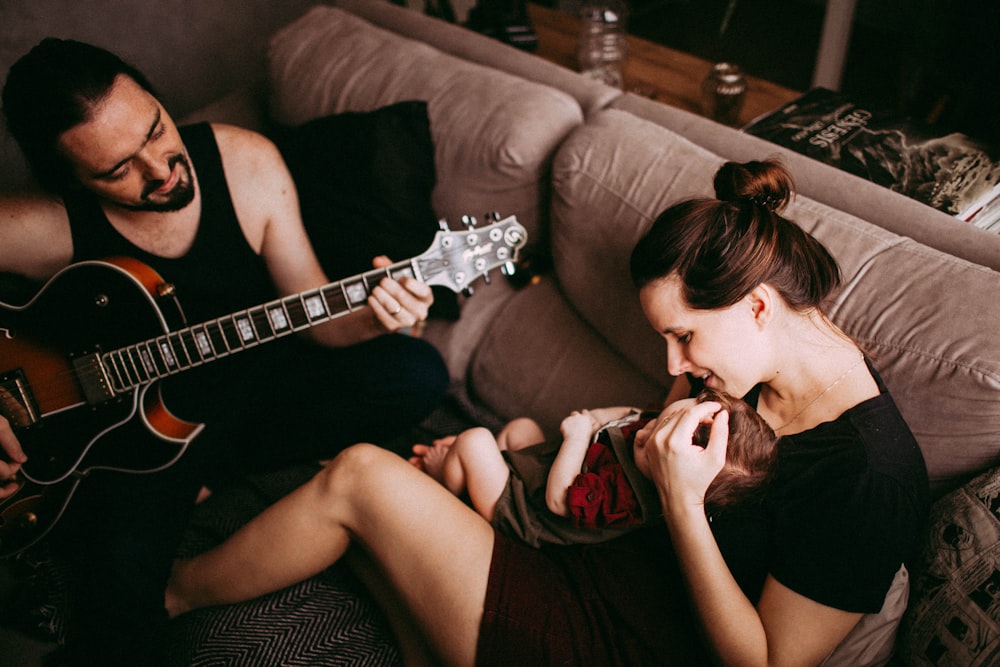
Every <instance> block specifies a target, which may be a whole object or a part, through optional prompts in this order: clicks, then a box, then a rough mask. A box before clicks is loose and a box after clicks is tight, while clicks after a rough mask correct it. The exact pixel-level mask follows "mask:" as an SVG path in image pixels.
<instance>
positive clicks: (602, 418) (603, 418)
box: [589, 406, 641, 431]
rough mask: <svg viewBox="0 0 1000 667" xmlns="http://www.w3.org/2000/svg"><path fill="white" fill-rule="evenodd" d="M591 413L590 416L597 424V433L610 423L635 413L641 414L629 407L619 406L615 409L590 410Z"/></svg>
mask: <svg viewBox="0 0 1000 667" xmlns="http://www.w3.org/2000/svg"><path fill="white" fill-rule="evenodd" d="M589 412H590V416H591V417H593V418H594V422H595V423H596V424H597V425H596V426H595V427H594V430H595V431H596V430H597V429H598V428H600V427H601V426H603V425H604V424H607V423H608V422H610V421H615V420H616V419H622V418H624V417H628V416H629V415H630V414H632V413H633V412H641V410H639V409H637V408H633V407H629V406H617V407H613V408H594V409H593V410H589Z"/></svg>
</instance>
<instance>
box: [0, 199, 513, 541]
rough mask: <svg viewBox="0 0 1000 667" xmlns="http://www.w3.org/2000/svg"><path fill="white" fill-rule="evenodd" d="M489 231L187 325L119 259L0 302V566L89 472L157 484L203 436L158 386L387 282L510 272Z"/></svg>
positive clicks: (308, 322)
mask: <svg viewBox="0 0 1000 667" xmlns="http://www.w3.org/2000/svg"><path fill="white" fill-rule="evenodd" d="M491 219H492V220H495V221H494V222H492V224H489V225H488V226H484V227H481V228H476V227H470V228H469V229H466V230H462V231H451V230H449V229H447V228H446V225H445V224H444V223H442V229H441V231H439V232H437V234H436V235H435V237H434V241H433V243H432V244H431V246H430V248H428V249H427V250H426V251H425V252H424V253H423V254H421V255H419V256H417V257H414V258H411V259H409V260H405V261H401V262H397V263H394V264H392V265H391V266H388V267H385V268H382V269H376V270H372V271H369V272H366V273H363V274H359V275H355V276H352V277H349V278H345V279H343V280H340V281H337V282H333V283H330V284H328V285H325V286H323V287H320V288H317V289H313V290H310V291H306V292H302V293H300V294H293V295H291V296H286V297H282V298H279V299H277V300H275V301H271V302H269V303H265V304H263V305H260V306H257V307H254V308H250V309H247V310H241V311H238V312H235V313H231V314H229V315H226V316H224V317H220V318H218V319H214V320H210V321H207V322H202V323H200V324H195V325H193V326H186V323H185V322H184V319H183V311H182V310H181V308H180V302H179V300H178V297H177V295H176V294H174V289H173V287H172V286H171V285H170V283H168V282H166V281H164V280H163V278H161V277H160V276H159V275H158V274H157V273H156V272H155V271H153V270H152V269H151V268H150V267H148V266H146V265H145V264H143V263H142V262H139V261H138V260H135V259H132V258H127V257H119V258H113V259H107V260H103V261H86V262H80V263H77V264H73V265H71V266H68V267H67V268H65V269H63V270H62V271H60V272H59V273H57V274H56V275H55V276H53V277H52V279H51V280H49V281H48V282H47V283H46V284H45V285H44V286H43V287H42V288H41V289H40V290H39V291H38V293H37V294H36V295H35V296H34V297H33V298H32V299H31V300H30V301H29V302H28V303H27V304H25V305H23V306H11V305H7V304H4V303H0V415H3V416H4V417H6V418H7V420H8V421H9V422H10V424H11V426H12V427H13V429H14V432H15V433H16V434H17V437H18V439H19V440H20V442H21V446H22V447H23V449H24V451H25V454H27V456H28V460H27V462H26V463H25V464H24V465H23V466H22V468H21V471H20V472H19V474H18V475H17V478H16V479H15V480H14V481H15V482H16V483H17V484H18V485H19V488H18V490H17V492H16V493H14V494H13V495H12V496H9V497H7V498H5V499H3V500H0V557H3V556H9V555H12V554H14V553H17V552H18V551H21V550H23V549H24V548H26V547H27V546H29V545H31V544H33V543H34V542H36V541H37V540H38V539H40V538H41V537H42V536H43V535H45V534H46V533H47V532H48V531H49V530H50V529H51V528H52V526H53V525H54V524H55V523H56V521H58V519H59V517H60V516H61V515H62V513H63V510H64V509H65V508H66V506H67V504H68V503H69V501H70V499H71V497H72V495H73V491H74V490H75V489H76V486H77V485H78V484H79V482H80V480H81V479H82V478H83V477H85V476H86V475H87V473H88V472H89V471H91V470H96V469H106V470H115V471H121V472H130V473H148V472H155V471H158V470H163V469H165V468H167V467H168V466H170V465H172V464H173V463H174V462H175V461H177V460H178V459H179V458H180V456H181V455H182V454H183V453H184V451H185V449H186V448H187V446H188V444H189V443H190V442H191V441H192V440H193V439H194V438H195V437H196V436H197V435H198V433H199V432H200V431H201V430H202V428H203V424H198V423H192V422H188V421H184V420H182V419H179V418H177V417H176V416H174V415H173V414H171V413H170V411H169V410H168V409H167V407H166V406H165V405H164V404H163V402H162V400H161V397H160V391H159V387H158V385H157V381H158V380H160V379H161V378H164V377H167V376H170V375H174V374H176V373H180V372H182V371H185V370H188V369H190V368H194V367H196V366H200V365H202V364H205V363H209V362H211V361H213V360H215V359H219V358H222V357H226V356H229V355H232V354H235V353H237V352H241V351H243V350H246V349H249V348H252V347H255V346H257V345H260V344H262V343H266V342H269V341H272V340H276V339H278V338H281V337H283V336H287V335H290V334H293V333H296V332H300V331H303V330H305V329H308V328H310V327H312V326H315V325H317V324H322V323H324V322H328V321H330V320H332V319H335V318H337V317H340V316H342V315H346V314H348V313H350V312H353V311H354V310H357V309H359V308H363V307H365V306H366V304H367V299H368V297H369V295H370V293H371V290H372V289H373V288H374V287H375V285H377V284H378V282H379V281H380V280H381V279H382V278H384V277H386V276H389V277H391V278H394V279H400V278H403V277H405V276H409V277H412V278H416V279H417V280H420V281H423V282H424V283H426V284H428V285H440V286H444V287H447V288H450V289H451V290H453V291H455V292H460V291H468V290H470V289H471V283H472V282H474V281H475V280H476V279H478V278H479V277H482V276H487V274H488V273H489V271H491V270H492V269H495V268H497V267H500V268H502V269H503V270H504V272H505V273H510V272H512V271H513V267H514V262H515V261H516V259H517V253H518V250H519V249H520V248H521V247H523V246H524V244H525V242H526V239H527V234H526V232H525V229H524V227H522V226H521V225H520V224H519V223H518V221H517V219H516V218H515V217H514V216H510V217H507V218H505V219H503V220H496V216H493V217H492V218H491ZM470 220H471V219H470ZM175 327H176V328H175ZM137 339H139V340H138V342H136V340H137Z"/></svg>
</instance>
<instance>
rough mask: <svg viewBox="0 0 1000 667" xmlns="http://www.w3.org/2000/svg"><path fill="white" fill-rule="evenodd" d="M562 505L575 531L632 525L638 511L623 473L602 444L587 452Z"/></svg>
mask: <svg viewBox="0 0 1000 667" xmlns="http://www.w3.org/2000/svg"><path fill="white" fill-rule="evenodd" d="M566 504H567V506H568V508H569V512H570V515H571V516H572V517H573V524H574V525H575V526H577V527H578V528H603V527H605V526H615V527H622V526H633V525H636V524H639V523H641V518H642V517H641V516H640V514H641V510H640V508H639V502H638V501H637V500H636V497H635V494H634V493H633V492H632V487H631V485H629V483H628V478H626V476H625V471H624V470H622V467H621V465H620V464H619V463H618V461H617V460H616V459H615V456H614V453H613V452H612V451H611V449H610V448H609V447H607V446H606V445H604V443H602V442H595V443H592V444H591V445H590V448H589V449H588V450H587V456H586V458H584V461H583V470H582V472H581V473H580V474H579V475H577V477H576V480H575V481H574V482H573V484H572V485H571V486H570V487H569V490H568V492H567V499H566Z"/></svg>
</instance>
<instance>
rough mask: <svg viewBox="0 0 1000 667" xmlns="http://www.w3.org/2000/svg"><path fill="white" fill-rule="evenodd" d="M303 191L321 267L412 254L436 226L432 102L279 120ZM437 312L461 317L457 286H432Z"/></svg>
mask: <svg viewBox="0 0 1000 667" xmlns="http://www.w3.org/2000/svg"><path fill="white" fill-rule="evenodd" d="M270 135H271V139H272V140H273V141H274V143H275V144H276V145H277V147H278V149H279V150H280V151H281V154H282V156H283V157H284V159H285V162H286V164H287V165H288V169H289V171H290V172H291V174H292V179H293V180H294V181H295V185H296V188H297V189H298V194H299V206H300V208H301V211H302V221H303V223H304V224H305V227H306V231H307V232H308V234H309V237H310V239H311V240H312V243H313V247H314V248H315V250H316V254H317V256H318V257H319V261H320V263H321V264H322V265H323V269H324V270H325V271H326V274H327V275H328V276H329V277H330V280H339V279H341V278H345V277H348V276H352V275H355V274H358V273H363V272H365V271H368V270H369V269H371V267H372V264H371V261H372V258H373V257H375V256H376V255H387V256H389V258H391V259H392V260H393V261H400V260H405V259H409V258H410V257H413V256H416V255H419V254H421V253H423V252H424V251H425V250H427V248H428V247H429V246H430V245H431V242H432V241H433V239H434V234H435V233H436V232H437V230H438V222H437V216H436V215H435V214H434V209H433V208H432V207H431V192H432V191H433V189H434V184H435V182H436V172H435V165H434V142H433V139H432V138H431V129H430V121H429V119H428V117H427V103H426V102H422V101H407V102H398V103H396V104H392V105H389V106H385V107H382V108H380V109H376V110H374V111H367V112H345V113H340V114H334V115H331V116H325V117H322V118H317V119H315V120H311V121H309V122H307V123H304V124H302V125H298V126H296V127H287V126H276V127H274V128H273V129H272V130H271V132H270ZM434 292H435V296H434V298H435V306H434V308H433V314H434V315H435V316H438V317H451V318H454V317H457V313H458V306H457V300H456V296H455V294H454V293H452V292H451V291H450V290H448V289H446V288H439V287H435V288H434Z"/></svg>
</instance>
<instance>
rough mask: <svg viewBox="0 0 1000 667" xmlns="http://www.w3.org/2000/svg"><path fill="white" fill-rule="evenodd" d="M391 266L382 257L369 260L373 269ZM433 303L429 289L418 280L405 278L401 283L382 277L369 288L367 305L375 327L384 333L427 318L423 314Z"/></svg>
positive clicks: (386, 259) (384, 257) (425, 314)
mask: <svg viewBox="0 0 1000 667" xmlns="http://www.w3.org/2000/svg"><path fill="white" fill-rule="evenodd" d="M390 265H392V260H390V259H389V258H388V257H386V256H385V255H379V256H378V257H375V258H374V259H373V260H372V266H374V267H375V268H376V269H384V268H386V267H387V266H390ZM432 303H434V293H433V292H431V288H430V287H429V286H427V285H426V284H424V283H422V282H420V281H419V280H414V279H413V278H410V277H406V278H403V279H402V280H401V281H396V280H393V279H391V278H383V279H382V280H381V281H380V282H379V284H378V285H377V286H376V287H375V288H373V289H372V292H371V296H369V297H368V305H369V306H371V308H372V311H373V312H374V313H375V318H376V319H377V320H378V323H379V325H380V326H381V327H382V328H383V329H385V330H386V331H388V332H394V331H399V330H400V329H406V328H411V327H414V326H417V325H419V324H420V323H422V322H423V321H424V320H426V319H427V312H428V311H429V310H430V307H431V304H432Z"/></svg>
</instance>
